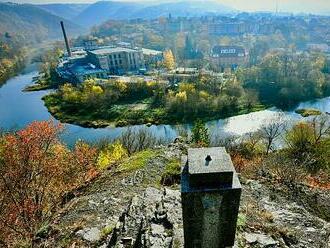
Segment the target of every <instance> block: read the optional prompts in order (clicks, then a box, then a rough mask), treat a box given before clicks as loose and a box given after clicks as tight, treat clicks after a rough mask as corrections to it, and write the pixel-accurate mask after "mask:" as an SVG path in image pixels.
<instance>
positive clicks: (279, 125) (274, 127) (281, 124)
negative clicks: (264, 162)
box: [259, 113, 286, 154]
mask: <svg viewBox="0 0 330 248" xmlns="http://www.w3.org/2000/svg"><path fill="white" fill-rule="evenodd" d="M285 127H286V121H285V120H284V115H283V113H279V114H278V115H277V116H275V117H274V118H272V119H271V120H270V122H269V123H267V124H265V125H263V126H262V127H261V128H260V129H259V133H260V136H261V138H263V139H264V140H265V141H266V154H269V152H270V150H271V149H272V146H273V143H274V141H275V140H276V139H277V138H278V137H280V136H281V134H282V133H283V131H284V129H285Z"/></svg>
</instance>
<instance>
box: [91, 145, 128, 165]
mask: <svg viewBox="0 0 330 248" xmlns="http://www.w3.org/2000/svg"><path fill="white" fill-rule="evenodd" d="M127 155H128V154H127V150H126V149H125V148H124V146H123V145H122V144H121V143H119V142H118V141H116V142H115V143H113V144H109V145H108V146H107V147H106V149H104V150H102V151H101V152H100V154H99V156H98V160H97V164H98V167H99V168H100V169H106V168H108V167H109V166H110V165H112V164H114V163H116V162H118V161H119V160H121V159H123V158H125V157H127Z"/></svg>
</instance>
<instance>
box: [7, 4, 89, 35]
mask: <svg viewBox="0 0 330 248" xmlns="http://www.w3.org/2000/svg"><path fill="white" fill-rule="evenodd" d="M60 21H64V22H65V25H66V28H67V31H68V33H69V34H70V35H75V34H79V33H81V32H82V31H83V28H81V27H80V26H78V25H77V24H74V23H72V22H70V21H68V20H65V19H64V18H61V17H58V16H55V15H53V14H51V13H49V12H47V11H45V10H43V9H40V8H39V7H37V6H35V5H31V4H14V3H0V33H6V32H8V33H9V34H18V35H20V36H21V37H23V38H24V39H26V40H31V41H33V40H34V41H41V40H43V39H47V38H50V39H53V38H59V37H61V35H62V33H61V28H60Z"/></svg>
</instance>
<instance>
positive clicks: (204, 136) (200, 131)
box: [191, 120, 210, 147]
mask: <svg viewBox="0 0 330 248" xmlns="http://www.w3.org/2000/svg"><path fill="white" fill-rule="evenodd" d="M191 131H192V136H191V139H192V142H193V143H195V144H197V145H198V146H200V147H205V146H208V145H209V144H210V137H209V130H208V128H207V127H206V126H205V123H204V122H203V121H202V120H197V121H196V122H195V124H194V127H193V128H192V130H191Z"/></svg>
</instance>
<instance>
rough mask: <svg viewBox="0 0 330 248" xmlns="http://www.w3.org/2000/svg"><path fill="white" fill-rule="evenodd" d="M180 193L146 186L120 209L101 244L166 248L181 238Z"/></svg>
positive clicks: (106, 245) (105, 245)
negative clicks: (116, 218)
mask: <svg viewBox="0 0 330 248" xmlns="http://www.w3.org/2000/svg"><path fill="white" fill-rule="evenodd" d="M181 221H182V220H181V204H180V193H179V191H177V190H170V189H163V190H158V189H156V188H147V189H146V190H145V192H144V193H143V194H142V195H140V196H135V197H133V199H132V200H131V202H130V204H129V205H128V206H127V208H126V209H125V210H124V211H123V212H122V214H121V215H120V217H119V218H118V222H117V223H116V227H115V228H114V229H113V231H112V233H111V234H110V235H109V236H108V237H107V240H106V242H105V243H104V244H102V246H103V247H109V248H110V247H136V248H138V247H152V248H170V247H173V244H174V242H176V243H177V244H178V241H179V242H181V240H182V235H181V234H182V227H180V225H178V223H181Z"/></svg>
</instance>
